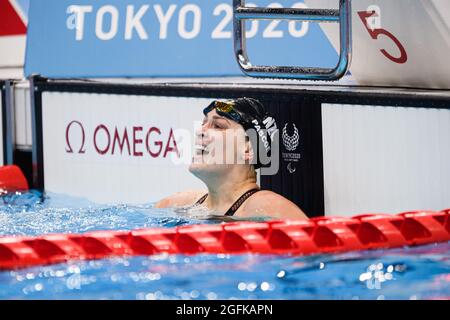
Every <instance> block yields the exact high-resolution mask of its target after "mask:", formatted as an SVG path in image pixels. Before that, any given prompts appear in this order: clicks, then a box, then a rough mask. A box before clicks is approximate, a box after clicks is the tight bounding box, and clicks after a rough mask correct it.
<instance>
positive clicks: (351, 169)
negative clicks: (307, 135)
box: [322, 104, 450, 216]
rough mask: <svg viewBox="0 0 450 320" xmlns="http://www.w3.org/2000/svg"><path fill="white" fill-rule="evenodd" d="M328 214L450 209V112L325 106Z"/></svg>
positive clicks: (325, 161) (442, 110)
mask: <svg viewBox="0 0 450 320" xmlns="http://www.w3.org/2000/svg"><path fill="white" fill-rule="evenodd" d="M322 128H323V129H322V130H323V158H324V188H325V190H324V195H325V214H326V215H348V216H352V215H355V214H362V213H399V212H406V211H412V210H443V209H446V208H448V207H450V161H449V159H450V110H449V109H431V108H406V107H381V106H358V105H333V104H323V105H322Z"/></svg>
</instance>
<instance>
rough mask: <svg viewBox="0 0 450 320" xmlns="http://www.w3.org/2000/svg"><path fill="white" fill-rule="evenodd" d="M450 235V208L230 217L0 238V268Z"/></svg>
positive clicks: (376, 244) (312, 248)
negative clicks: (251, 218) (244, 218)
mask: <svg viewBox="0 0 450 320" xmlns="http://www.w3.org/2000/svg"><path fill="white" fill-rule="evenodd" d="M445 241H450V209H446V210H443V211H440V212H433V211H417V212H405V213H401V214H398V215H387V214H365V215H359V216H355V217H353V218H345V217H320V218H313V219H311V220H309V221H297V220H279V221H270V222H233V223H224V224H220V225H192V226H183V227H177V228H159V229H141V230H133V231H95V232H90V233H85V234H52V235H43V236H39V237H0V269H2V270H10V269H17V268H24V267H31V266H37V265H47V264H55V263H61V262H65V261H68V260H91V259H102V258H108V257H115V256H149V255H155V254H161V253H167V254H187V255H193V254H200V253H206V254H243V253H253V254H275V255H279V254H292V255H310V254H320V253H337V252H345V251H355V250H367V249H381V248H394V247H401V246H414V245H423V244H429V243H436V242H445Z"/></svg>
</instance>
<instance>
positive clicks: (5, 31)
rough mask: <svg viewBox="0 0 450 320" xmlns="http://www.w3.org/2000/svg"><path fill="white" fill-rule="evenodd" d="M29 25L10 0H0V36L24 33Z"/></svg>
mask: <svg viewBox="0 0 450 320" xmlns="http://www.w3.org/2000/svg"><path fill="white" fill-rule="evenodd" d="M26 33H27V27H26V26H25V24H24V22H23V21H22V19H21V18H20V16H19V15H18V14H17V12H16V10H15V9H14V7H13V6H12V5H11V3H10V2H9V0H0V36H13V35H24V34H26Z"/></svg>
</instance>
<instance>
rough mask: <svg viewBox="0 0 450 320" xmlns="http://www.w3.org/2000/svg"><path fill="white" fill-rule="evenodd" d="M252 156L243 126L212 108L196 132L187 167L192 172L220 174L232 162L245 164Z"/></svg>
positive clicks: (232, 163)
mask: <svg viewBox="0 0 450 320" xmlns="http://www.w3.org/2000/svg"><path fill="white" fill-rule="evenodd" d="M251 157H252V149H251V145H250V142H249V140H248V137H247V135H246V133H245V131H244V128H243V127H242V125H240V124H239V123H237V122H235V121H233V120H231V119H229V118H228V117H225V116H222V115H220V114H219V113H218V112H217V111H216V110H215V109H212V110H211V111H209V112H208V113H207V114H206V115H205V117H204V119H203V122H202V126H201V128H200V129H199V130H198V131H197V132H196V140H195V152H194V157H193V159H192V164H191V166H190V168H189V170H190V171H191V172H192V173H194V174H195V175H199V174H200V175H201V173H213V172H215V173H219V172H223V171H226V170H228V169H229V168H230V166H232V165H248V163H249V162H250V160H251Z"/></svg>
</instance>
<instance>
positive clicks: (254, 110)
mask: <svg viewBox="0 0 450 320" xmlns="http://www.w3.org/2000/svg"><path fill="white" fill-rule="evenodd" d="M212 109H216V112H217V113H218V114H220V115H221V116H224V117H227V118H229V119H231V120H233V121H236V122H237V123H239V124H240V125H242V126H243V127H244V130H246V131H247V134H249V133H250V134H249V135H248V136H249V138H250V141H251V144H252V147H253V152H254V153H255V156H256V163H254V165H255V169H258V168H261V167H268V166H270V160H271V150H272V142H273V139H274V135H275V133H276V132H277V130H278V129H277V125H276V122H275V119H274V118H273V117H271V116H270V115H269V114H268V112H267V110H266V108H265V107H264V106H263V104H262V103H261V102H260V101H258V100H256V99H253V98H238V99H234V100H227V101H217V100H216V101H213V102H212V103H211V104H210V105H209V106H208V107H206V108H205V109H204V110H203V113H204V114H205V115H206V114H208V113H209V112H210V111H211V110H212ZM248 130H250V131H248Z"/></svg>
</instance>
